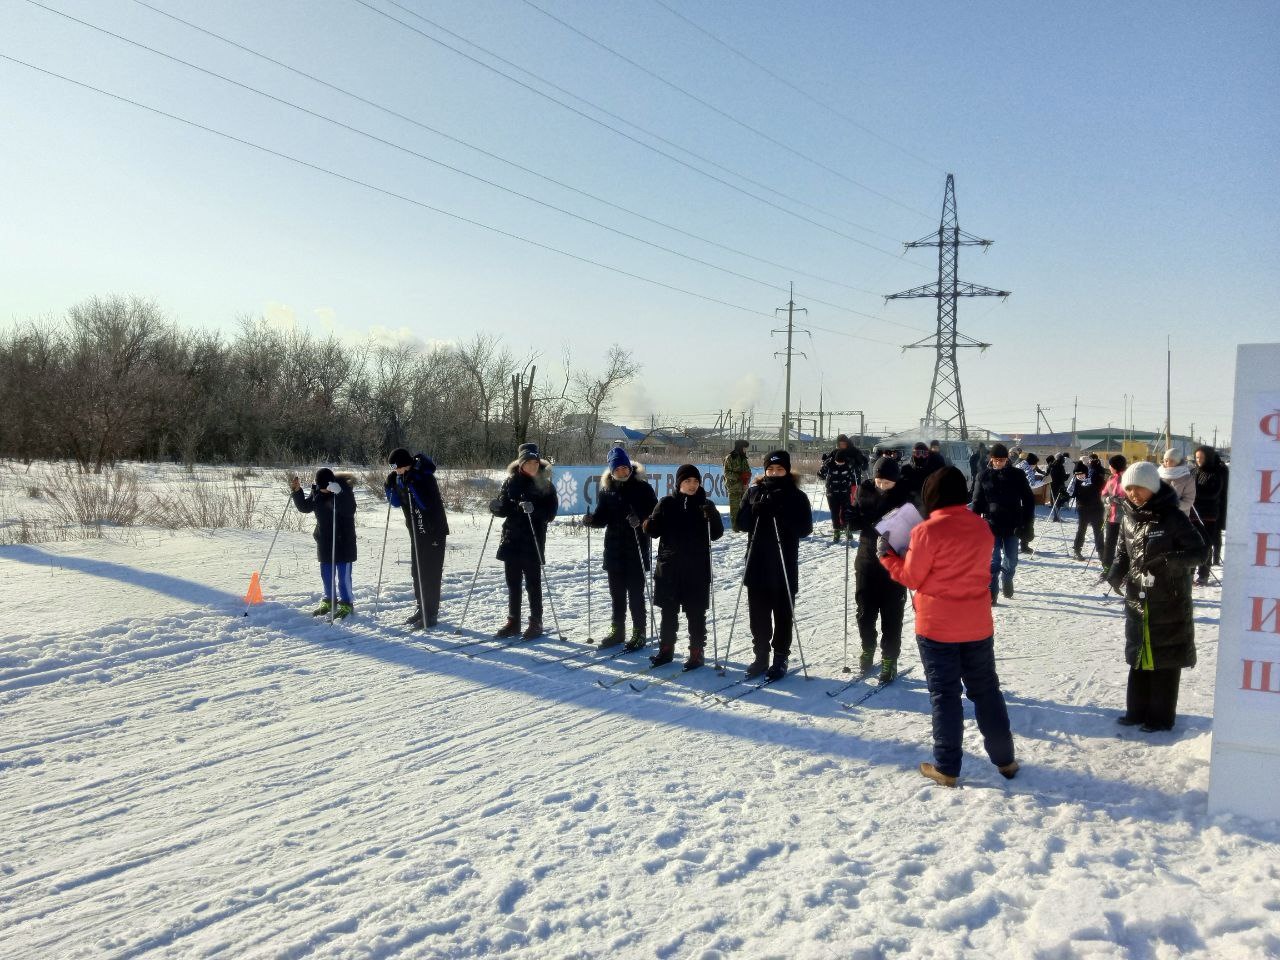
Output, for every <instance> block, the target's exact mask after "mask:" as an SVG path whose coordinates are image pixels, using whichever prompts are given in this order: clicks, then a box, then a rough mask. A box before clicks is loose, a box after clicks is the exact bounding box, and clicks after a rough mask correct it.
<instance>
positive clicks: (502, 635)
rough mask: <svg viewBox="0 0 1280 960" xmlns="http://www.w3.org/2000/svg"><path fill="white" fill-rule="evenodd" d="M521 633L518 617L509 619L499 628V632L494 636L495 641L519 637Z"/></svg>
mask: <svg viewBox="0 0 1280 960" xmlns="http://www.w3.org/2000/svg"><path fill="white" fill-rule="evenodd" d="M519 633H520V620H519V618H517V617H507V622H506V623H504V624H503V625H502V626H500V627H499V628H498V632H497V633H495V634H494V635H493V639H495V640H506V639H508V638H509V637H514V636H517V635H518V634H519Z"/></svg>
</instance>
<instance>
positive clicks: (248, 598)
mask: <svg viewBox="0 0 1280 960" xmlns="http://www.w3.org/2000/svg"><path fill="white" fill-rule="evenodd" d="M244 602H245V603H247V604H249V605H250V606H252V605H253V604H255V603H261V602H262V584H261V583H259V582H258V574H257V572H256V571H255V572H254V574H253V576H252V577H250V578H249V591H248V593H246V594H245V595H244Z"/></svg>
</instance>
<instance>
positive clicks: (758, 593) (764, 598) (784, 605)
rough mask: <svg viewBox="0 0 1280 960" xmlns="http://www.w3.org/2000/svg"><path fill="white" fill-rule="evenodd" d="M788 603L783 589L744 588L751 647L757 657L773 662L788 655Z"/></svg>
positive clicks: (789, 643)
mask: <svg viewBox="0 0 1280 960" xmlns="http://www.w3.org/2000/svg"><path fill="white" fill-rule="evenodd" d="M791 601H792V598H791V597H789V596H787V590H786V587H783V586H780V585H779V586H776V587H747V614H748V616H749V617H750V619H751V646H752V648H753V649H754V650H755V654H756V658H757V659H760V660H767V659H769V650H770V649H771V648H772V650H773V656H774V659H775V660H786V659H787V658H788V657H790V656H791V630H792V617H791Z"/></svg>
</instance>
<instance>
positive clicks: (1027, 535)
mask: <svg viewBox="0 0 1280 960" xmlns="http://www.w3.org/2000/svg"><path fill="white" fill-rule="evenodd" d="M1035 538H1036V521H1035V518H1034V517H1033V518H1032V519H1030V520H1028V521H1027V525H1026V526H1025V527H1023V528H1022V529H1021V530H1019V531H1018V546H1019V547H1020V548H1021V549H1022V550H1024V551H1027V550H1030V549H1031V541H1032V540H1034V539H1035Z"/></svg>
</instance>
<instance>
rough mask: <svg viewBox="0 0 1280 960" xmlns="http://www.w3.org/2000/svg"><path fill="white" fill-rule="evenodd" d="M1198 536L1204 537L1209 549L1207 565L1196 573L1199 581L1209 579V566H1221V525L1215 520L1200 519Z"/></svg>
mask: <svg viewBox="0 0 1280 960" xmlns="http://www.w3.org/2000/svg"><path fill="white" fill-rule="evenodd" d="M1200 536H1202V537H1204V542H1205V545H1206V546H1208V548H1209V563H1206V564H1204V565H1203V566H1202V567H1200V569H1199V570H1197V571H1196V573H1197V574H1198V575H1199V577H1200V579H1201V580H1208V579H1209V564H1213V565H1214V566H1221V565H1222V524H1221V523H1219V522H1218V520H1216V519H1211V520H1206V519H1205V518H1204V517H1201V518H1200Z"/></svg>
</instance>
